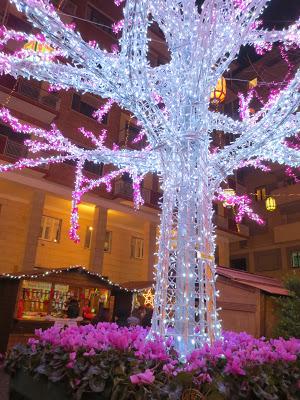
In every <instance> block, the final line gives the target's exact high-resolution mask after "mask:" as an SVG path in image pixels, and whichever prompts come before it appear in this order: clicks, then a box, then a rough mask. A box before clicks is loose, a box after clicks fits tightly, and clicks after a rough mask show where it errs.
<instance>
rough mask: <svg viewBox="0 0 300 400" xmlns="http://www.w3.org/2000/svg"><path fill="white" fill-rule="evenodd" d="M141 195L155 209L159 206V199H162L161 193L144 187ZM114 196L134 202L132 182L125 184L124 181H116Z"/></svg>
mask: <svg viewBox="0 0 300 400" xmlns="http://www.w3.org/2000/svg"><path fill="white" fill-rule="evenodd" d="M141 193H142V197H143V199H144V201H145V204H146V205H151V206H154V207H158V206H159V199H160V197H161V194H160V193H157V192H154V191H153V190H151V189H147V188H143V187H142V188H141ZM114 194H115V195H116V196H117V197H123V198H126V199H129V200H132V196H133V189H132V184H131V183H130V182H124V181H122V180H118V181H116V182H115V189H114Z"/></svg>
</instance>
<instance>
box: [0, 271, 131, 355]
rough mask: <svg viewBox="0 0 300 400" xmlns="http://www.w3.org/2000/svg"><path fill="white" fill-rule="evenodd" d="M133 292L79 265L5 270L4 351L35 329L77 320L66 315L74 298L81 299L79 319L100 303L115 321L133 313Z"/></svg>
mask: <svg viewBox="0 0 300 400" xmlns="http://www.w3.org/2000/svg"><path fill="white" fill-rule="evenodd" d="M132 294H133V291H132V290H130V289H126V288H125V287H121V286H120V285H118V284H114V283H113V282H111V281H109V280H108V279H106V278H104V277H102V276H101V275H99V274H97V273H93V272H91V271H88V270H87V269H85V268H83V267H78V266H75V267H69V268H62V269H55V270H45V269H42V270H33V271H28V272H27V271H26V272H24V273H19V274H1V275H0V352H5V351H6V349H7V348H9V347H11V346H13V345H14V344H15V343H20V342H25V341H27V339H28V337H30V336H32V335H33V334H34V331H35V329H38V328H42V329H46V328H49V327H50V326H53V325H54V324H60V325H64V324H66V325H69V324H70V323H71V322H72V323H73V324H74V320H72V321H71V320H70V319H68V318H66V311H67V304H68V302H69V301H70V299H77V300H78V303H79V308H80V311H79V318H78V319H77V320H76V323H87V322H89V321H90V319H91V318H93V316H95V315H96V314H97V312H98V310H99V307H100V306H101V307H103V308H106V310H107V311H108V314H109V320H110V321H113V320H114V318H115V316H116V315H119V313H122V315H126V316H129V315H130V312H131V307H132Z"/></svg>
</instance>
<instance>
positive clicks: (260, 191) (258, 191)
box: [255, 187, 267, 201]
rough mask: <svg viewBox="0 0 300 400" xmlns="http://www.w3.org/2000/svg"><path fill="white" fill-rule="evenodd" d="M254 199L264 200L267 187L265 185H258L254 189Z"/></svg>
mask: <svg viewBox="0 0 300 400" xmlns="http://www.w3.org/2000/svg"><path fill="white" fill-rule="evenodd" d="M255 197H256V201H262V200H266V198H267V189H266V188H265V187H259V188H257V189H256V190H255Z"/></svg>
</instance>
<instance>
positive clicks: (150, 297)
mask: <svg viewBox="0 0 300 400" xmlns="http://www.w3.org/2000/svg"><path fill="white" fill-rule="evenodd" d="M143 297H144V300H145V301H144V305H145V306H147V305H150V306H151V307H152V308H153V307H154V294H153V290H152V289H148V290H147V291H145V292H144V293H143Z"/></svg>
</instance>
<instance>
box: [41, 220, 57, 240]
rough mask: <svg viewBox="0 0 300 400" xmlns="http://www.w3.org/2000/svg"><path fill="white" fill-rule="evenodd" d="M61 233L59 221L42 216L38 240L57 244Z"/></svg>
mask: <svg viewBox="0 0 300 400" xmlns="http://www.w3.org/2000/svg"><path fill="white" fill-rule="evenodd" d="M60 231H61V219H58V218H52V217H47V216H46V215H43V218H42V226H41V233H40V239H42V240H48V241H49V242H55V243H57V242H59V239H60Z"/></svg>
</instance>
